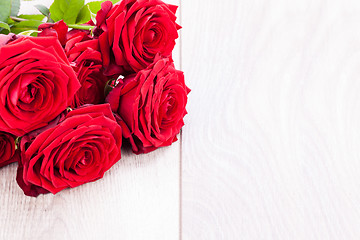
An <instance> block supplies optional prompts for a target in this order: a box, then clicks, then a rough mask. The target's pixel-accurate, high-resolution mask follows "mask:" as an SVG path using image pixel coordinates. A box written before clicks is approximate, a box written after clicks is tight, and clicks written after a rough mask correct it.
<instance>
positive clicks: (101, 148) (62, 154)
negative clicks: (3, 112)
mask: <svg viewBox="0 0 360 240" xmlns="http://www.w3.org/2000/svg"><path fill="white" fill-rule="evenodd" d="M56 124H57V125H56ZM50 125H51V126H48V127H45V128H44V129H42V130H40V131H36V132H32V133H29V134H27V135H25V136H24V137H23V138H22V139H21V142H20V149H21V160H20V161H19V167H18V172H17V177H16V179H17V182H18V184H19V186H20V187H21V188H22V190H23V191H24V193H25V195H28V196H34V197H36V196H38V195H39V194H42V193H48V192H51V193H53V194H56V193H58V192H59V191H61V190H63V189H65V188H74V187H77V186H79V185H82V184H84V183H88V182H92V181H95V180H97V179H100V178H102V177H103V175H104V173H105V172H106V171H107V170H109V169H110V168H111V167H112V166H113V165H114V164H115V163H116V162H117V161H119V160H120V158H121V144H122V139H121V136H122V131H121V127H120V126H119V125H118V124H117V123H116V121H115V118H114V116H113V114H112V112H111V109H110V106H109V105H108V104H103V105H87V106H83V107H81V108H78V109H75V110H73V111H70V112H69V113H67V114H66V115H64V114H63V115H60V116H59V117H58V118H57V119H56V120H54V121H53V122H52V123H51V124H50Z"/></svg>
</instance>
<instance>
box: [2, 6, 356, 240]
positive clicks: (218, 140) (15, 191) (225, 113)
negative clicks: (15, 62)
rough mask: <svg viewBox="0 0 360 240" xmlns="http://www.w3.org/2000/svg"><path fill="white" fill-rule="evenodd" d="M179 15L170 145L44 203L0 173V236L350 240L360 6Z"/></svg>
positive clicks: (11, 173) (200, 10)
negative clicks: (180, 96) (179, 125)
mask: <svg viewBox="0 0 360 240" xmlns="http://www.w3.org/2000/svg"><path fill="white" fill-rule="evenodd" d="M38 2H41V3H43V2H44V1H38ZM173 2H174V3H175V2H177V1H173ZM26 5H27V6H29V3H28V2H26ZM22 11H23V12H28V13H30V12H29V11H32V10H29V8H28V7H23V8H22ZM180 13H181V14H180V15H181V19H180V22H181V25H182V26H183V29H182V30H181V39H180V41H179V42H178V48H177V51H176V63H177V66H178V67H181V68H182V70H184V71H185V75H186V81H187V83H188V85H189V87H190V88H191V89H192V92H191V94H190V96H189V104H188V111H189V115H188V116H187V117H186V119H185V123H186V126H185V128H184V129H183V131H182V137H181V141H179V142H178V143H176V144H175V145H173V146H172V147H170V148H164V149H161V150H159V151H157V152H155V153H153V154H150V155H144V156H140V157H133V156H131V155H130V154H129V153H124V156H123V160H121V162H119V163H118V164H117V165H116V166H115V167H114V168H113V169H112V170H111V171H110V172H109V173H108V174H106V175H105V177H104V179H102V180H101V181H98V182H96V183H91V184H87V185H85V186H82V187H79V188H76V189H73V190H66V191H64V192H62V193H60V194H59V195H57V196H55V197H54V196H51V195H46V196H41V197H39V198H37V199H33V198H28V197H25V196H23V195H22V193H21V190H20V189H19V188H18V187H17V186H16V183H15V180H14V177H15V170H16V166H10V167H7V168H5V169H2V170H1V171H0V184H1V185H0V186H1V188H0V239H100V238H101V239H156V240H158V239H179V237H180V238H181V239H184V240H188V239H189V240H192V239H196V240H202V239H204V240H219V239H224V240H232V239H234V240H237V239H251V240H253V239H286V240H287V239H304V240H311V239H320V240H324V239H346V240H348V239H360V227H359V226H360V204H359V203H360V148H359V146H360V94H359V92H360V2H359V1H358V0H344V1H340V0H292V1H288V0H271V1H268V0H223V1H212V0H211V1H209V0H208V1H205V0H196V1H190V0H183V1H181V8H180ZM180 173H181V174H180ZM180 184H181V188H179V185H180ZM180 193H181V211H180V209H179V204H180V202H179V194H180ZM179 212H181V216H179V215H180V214H179ZM179 217H181V225H180V226H179Z"/></svg>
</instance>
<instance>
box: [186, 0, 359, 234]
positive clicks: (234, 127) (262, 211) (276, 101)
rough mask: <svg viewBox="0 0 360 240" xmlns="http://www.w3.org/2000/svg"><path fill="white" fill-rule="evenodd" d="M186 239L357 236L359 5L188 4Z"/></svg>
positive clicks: (237, 0) (305, 0) (276, 0)
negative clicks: (188, 95) (188, 90)
mask: <svg viewBox="0 0 360 240" xmlns="http://www.w3.org/2000/svg"><path fill="white" fill-rule="evenodd" d="M182 26H183V29H182V37H183V40H182V50H183V51H182V63H183V70H184V71H185V73H186V77H187V81H188V85H189V87H190V88H191V89H192V93H191V94H190V100H189V106H188V111H189V115H188V116H187V118H186V126H185V128H184V130H183V141H182V149H183V151H182V156H183V174H182V184H183V195H182V199H183V204H182V210H183V216H182V218H183V221H182V224H183V228H182V234H183V239H184V240H188V239H197V240H202V239H204V240H220V239H226V240H230V239H252V240H253V239H305V240H310V239H321V240H323V239H347V240H348V239H360V227H359V226H360V204H359V203H360V147H359V146H360V94H359V93H360V2H359V1H358V0H344V1H338V0H292V1H288V0H271V1H267V0H223V1H215V0H210V1H209V0H196V1H182Z"/></svg>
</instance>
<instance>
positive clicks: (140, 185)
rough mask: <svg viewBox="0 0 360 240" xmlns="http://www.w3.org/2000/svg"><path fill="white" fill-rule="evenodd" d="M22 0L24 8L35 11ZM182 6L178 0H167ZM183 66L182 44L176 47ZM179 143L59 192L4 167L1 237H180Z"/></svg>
mask: <svg viewBox="0 0 360 240" xmlns="http://www.w3.org/2000/svg"><path fill="white" fill-rule="evenodd" d="M50 2H51V1H43V0H38V1H32V2H28V1H26V2H22V4H23V5H22V7H21V12H22V13H26V14H31V13H36V10H35V9H34V8H33V7H32V6H33V4H38V3H41V4H44V5H47V6H49V5H50ZM168 2H170V3H173V4H178V3H179V2H178V1H177V0H171V1H168ZM174 59H175V62H176V65H180V46H179V45H177V47H176V49H175V50H174ZM179 166H180V141H178V142H177V143H174V144H173V145H172V146H171V147H167V148H162V149H159V150H157V151H155V152H153V153H150V154H147V155H141V156H134V155H133V154H131V153H130V152H123V156H122V159H121V160H120V162H118V163H117V164H116V165H115V166H114V167H113V168H112V169H111V170H110V171H109V172H108V173H106V174H105V176H104V178H103V179H101V180H99V181H97V182H95V183H89V184H85V185H83V186H80V187H78V188H75V189H69V190H65V191H63V192H61V193H59V194H58V195H56V196H53V195H50V194H48V195H43V196H39V197H38V198H30V197H26V196H24V195H23V193H22V191H21V189H20V188H19V187H18V186H17V184H16V181H15V176H16V167H17V166H16V164H14V165H11V166H8V167H5V168H3V169H1V170H0V239H21V240H23V239H46V240H47V239H164V240H169V239H170V240H171V239H179V212H180V210H179V205H180V202H179V184H180V183H179V174H180V170H179Z"/></svg>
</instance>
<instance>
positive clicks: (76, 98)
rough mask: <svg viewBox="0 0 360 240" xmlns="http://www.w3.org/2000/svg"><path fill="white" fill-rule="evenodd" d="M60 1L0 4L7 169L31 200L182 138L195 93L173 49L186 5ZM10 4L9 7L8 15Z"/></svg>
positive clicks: (145, 0) (0, 142) (2, 151)
mask: <svg viewBox="0 0 360 240" xmlns="http://www.w3.org/2000/svg"><path fill="white" fill-rule="evenodd" d="M115 2H117V1H113V2H111V1H97V2H90V3H87V4H85V5H84V0H73V1H72V4H68V1H66V0H55V1H54V3H53V4H52V5H51V7H50V9H48V8H46V7H44V6H41V5H38V6H36V7H37V8H38V9H39V11H40V12H41V13H42V15H40V14H39V15H17V12H18V9H19V0H5V3H2V5H3V6H2V7H3V8H4V9H6V7H8V8H9V9H6V11H4V10H3V9H0V101H1V102H0V167H3V166H5V165H8V164H10V163H13V162H18V171H17V177H16V180H17V183H18V184H19V186H20V187H21V189H22V190H23V191H24V193H25V194H26V195H28V196H38V195H39V194H43V193H49V192H51V193H53V194H56V193H57V192H59V191H61V190H63V189H65V188H73V187H76V186H79V185H81V184H84V183H87V182H91V181H95V180H97V179H100V178H102V177H103V175H104V173H105V172H106V171H107V170H109V169H110V168H111V167H112V166H113V165H114V164H115V163H116V162H117V161H119V160H120V158H121V147H122V143H124V142H126V143H128V144H126V145H124V146H123V147H125V146H129V147H130V148H131V149H132V151H133V152H134V153H135V154H141V153H148V152H151V151H154V150H155V149H157V148H159V147H163V146H169V145H171V144H172V143H173V142H175V141H176V140H177V137H176V136H177V134H178V133H179V132H180V129H181V128H182V126H183V125H184V121H183V118H184V116H185V115H186V113H187V112H186V109H185V107H186V103H187V95H188V93H189V92H190V90H189V88H187V86H186V85H185V82H184V74H183V72H181V71H179V70H176V69H175V66H174V63H173V60H172V51H173V49H174V46H175V40H176V39H177V38H178V30H179V29H180V26H179V25H178V24H177V23H176V16H175V13H176V10H177V7H176V6H173V5H170V4H166V3H164V2H162V1H160V0H122V1H120V2H117V3H115ZM8 10H9V11H8Z"/></svg>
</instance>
